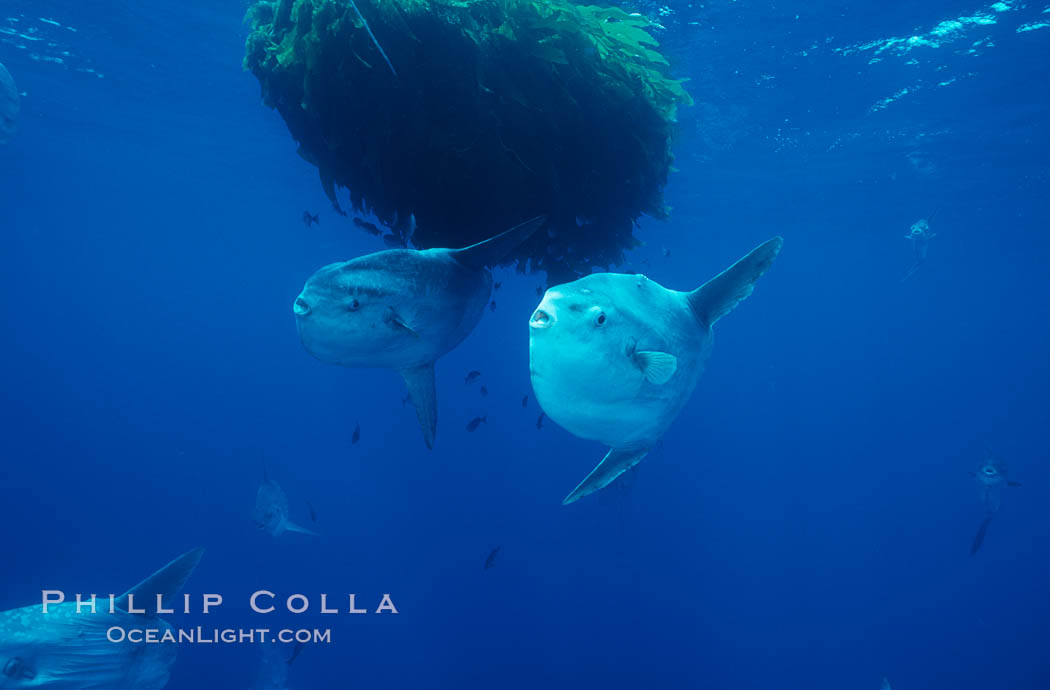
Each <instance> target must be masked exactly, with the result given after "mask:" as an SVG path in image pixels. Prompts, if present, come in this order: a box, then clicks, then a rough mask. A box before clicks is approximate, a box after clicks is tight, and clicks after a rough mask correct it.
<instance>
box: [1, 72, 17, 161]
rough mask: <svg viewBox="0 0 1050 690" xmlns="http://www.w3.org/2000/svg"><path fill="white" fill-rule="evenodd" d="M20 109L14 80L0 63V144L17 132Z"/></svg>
mask: <svg viewBox="0 0 1050 690" xmlns="http://www.w3.org/2000/svg"><path fill="white" fill-rule="evenodd" d="M20 108H21V106H20V101H19V96H18V87H16V86H15V80H14V78H13V77H12V76H11V73H10V72H8V71H7V68H6V67H4V65H3V63H0V143H3V142H5V141H7V140H8V139H10V138H11V136H12V135H14V133H15V132H16V131H17V130H18V111H19V109H20Z"/></svg>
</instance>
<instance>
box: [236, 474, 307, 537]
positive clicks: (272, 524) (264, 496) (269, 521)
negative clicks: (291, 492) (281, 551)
mask: <svg viewBox="0 0 1050 690" xmlns="http://www.w3.org/2000/svg"><path fill="white" fill-rule="evenodd" d="M252 519H253V520H254V521H255V526H256V527H258V528H259V529H261V530H262V531H264V532H266V533H267V534H269V535H271V536H274V537H279V536H281V535H282V534H284V533H285V532H300V533H302V534H312V535H314V536H317V533H316V532H312V531H310V530H308V529H306V528H305V527H300V526H299V525H297V524H295V523H294V522H292V521H291V520H290V519H289V517H288V496H286V495H285V493H284V489H282V488H281V487H280V485H279V484H278V483H277V482H275V481H272V480H271V479H270V475H269V473H268V472H267V471H266V468H265V467H264V468H263V483H262V484H261V485H260V486H259V491H258V493H257V494H256V496H255V510H254V511H253V513H252Z"/></svg>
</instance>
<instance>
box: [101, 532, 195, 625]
mask: <svg viewBox="0 0 1050 690" xmlns="http://www.w3.org/2000/svg"><path fill="white" fill-rule="evenodd" d="M203 555H204V549H194V550H193V551H188V552H186V553H184V554H182V555H181V556H179V557H178V558H176V559H175V560H174V561H172V562H171V563H168V564H167V565H166V566H164V567H163V568H161V569H160V570H158V571H157V572H155V573H153V574H152V575H150V576H149V577H147V578H146V579H145V580H143V581H142V582H140V583H138V584H137V585H135V586H134V587H132V588H131V589H129V590H128V591H127V592H125V593H124V594H122V595H121V596H120V598H119V599H117V600H116V607H117V608H118V609H121V610H122V611H127V610H128V595H132V594H133V595H135V600H134V605H135V610H136V611H141V610H143V609H145V611H146V614H145V615H147V616H150V617H153V616H156V615H157V595H158V594H160V595H162V596H163V597H164V598H165V599H166V598H168V597H173V596H175V595H176V594H178V593H179V590H180V589H182V586H183V585H184V584H186V580H188V579H189V577H190V575H191V574H192V573H193V569H194V568H196V567H197V564H198V563H200V560H201V556H203Z"/></svg>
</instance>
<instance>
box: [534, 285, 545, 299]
mask: <svg viewBox="0 0 1050 690" xmlns="http://www.w3.org/2000/svg"><path fill="white" fill-rule="evenodd" d="M544 292H546V290H544V289H543V286H542V285H537V286H536V296H537V297H543V293H544Z"/></svg>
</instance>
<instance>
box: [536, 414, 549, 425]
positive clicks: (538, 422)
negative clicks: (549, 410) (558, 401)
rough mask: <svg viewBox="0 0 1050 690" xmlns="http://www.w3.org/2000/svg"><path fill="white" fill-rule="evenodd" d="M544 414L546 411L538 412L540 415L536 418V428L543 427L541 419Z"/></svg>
mask: <svg viewBox="0 0 1050 690" xmlns="http://www.w3.org/2000/svg"><path fill="white" fill-rule="evenodd" d="M546 416H547V415H546V413H544V412H540V416H539V417H538V418H537V419H536V428H537V429H542V428H543V419H544V418H545V417H546Z"/></svg>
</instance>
